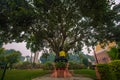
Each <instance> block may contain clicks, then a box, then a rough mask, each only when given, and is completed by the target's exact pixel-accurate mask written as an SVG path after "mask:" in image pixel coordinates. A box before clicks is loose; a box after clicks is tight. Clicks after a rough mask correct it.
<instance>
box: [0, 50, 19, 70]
mask: <svg viewBox="0 0 120 80" xmlns="http://www.w3.org/2000/svg"><path fill="white" fill-rule="evenodd" d="M20 56H21V53H20V52H19V51H15V50H5V49H3V48H1V49H0V62H1V63H7V64H8V67H10V68H12V65H13V64H14V63H16V62H18V61H19V60H20Z"/></svg>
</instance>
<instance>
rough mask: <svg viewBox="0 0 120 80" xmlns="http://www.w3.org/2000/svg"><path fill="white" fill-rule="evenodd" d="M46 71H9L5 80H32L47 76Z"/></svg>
mask: <svg viewBox="0 0 120 80" xmlns="http://www.w3.org/2000/svg"><path fill="white" fill-rule="evenodd" d="M47 73H48V71H45V70H39V69H35V70H7V71H6V74H5V79H4V80H32V79H33V78H35V77H38V76H43V75H45V74H47ZM1 74H2V71H0V78H1Z"/></svg>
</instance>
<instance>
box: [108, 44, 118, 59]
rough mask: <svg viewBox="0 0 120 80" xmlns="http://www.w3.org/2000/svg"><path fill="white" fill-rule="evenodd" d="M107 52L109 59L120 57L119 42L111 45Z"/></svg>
mask: <svg viewBox="0 0 120 80" xmlns="http://www.w3.org/2000/svg"><path fill="white" fill-rule="evenodd" d="M107 53H108V55H109V56H110V58H111V60H118V59H120V42H119V43H118V44H117V46H114V47H112V48H111V49H110V51H108V52H107Z"/></svg>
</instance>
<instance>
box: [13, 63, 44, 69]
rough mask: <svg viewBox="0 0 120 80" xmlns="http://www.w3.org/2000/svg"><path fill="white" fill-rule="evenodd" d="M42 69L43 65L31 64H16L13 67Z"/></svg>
mask: <svg viewBox="0 0 120 80" xmlns="http://www.w3.org/2000/svg"><path fill="white" fill-rule="evenodd" d="M33 66H34V67H33ZM41 68H43V65H42V64H35V63H30V62H22V63H16V64H14V65H13V69H41Z"/></svg>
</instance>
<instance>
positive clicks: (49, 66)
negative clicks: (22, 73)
mask: <svg viewBox="0 0 120 80" xmlns="http://www.w3.org/2000/svg"><path fill="white" fill-rule="evenodd" d="M43 69H44V70H53V64H52V62H46V63H44V64H43Z"/></svg>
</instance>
